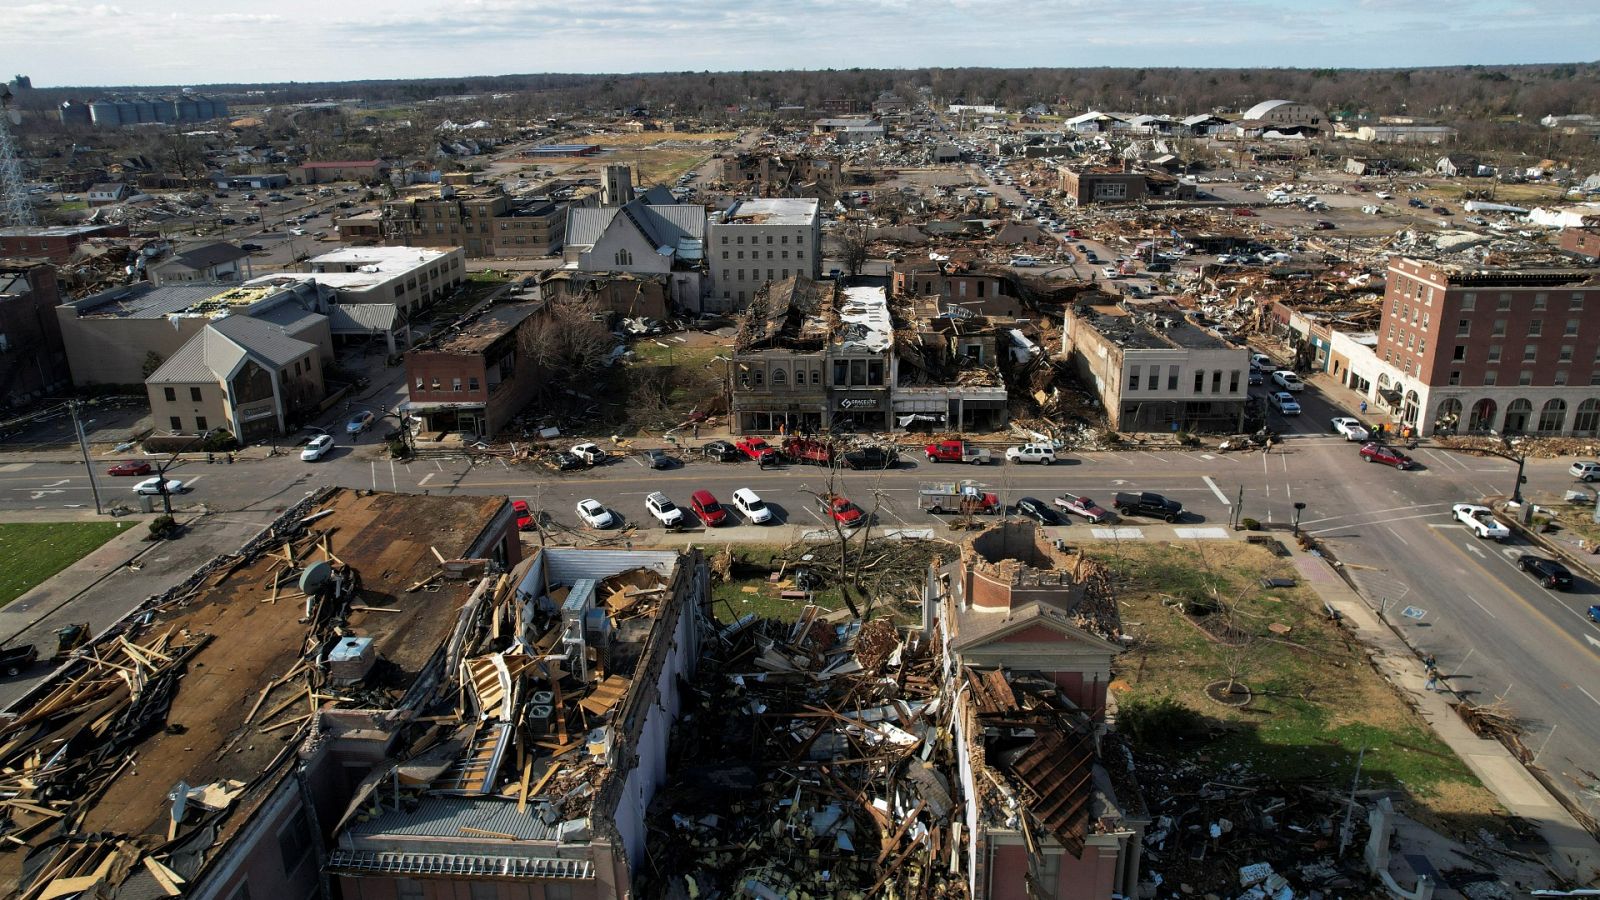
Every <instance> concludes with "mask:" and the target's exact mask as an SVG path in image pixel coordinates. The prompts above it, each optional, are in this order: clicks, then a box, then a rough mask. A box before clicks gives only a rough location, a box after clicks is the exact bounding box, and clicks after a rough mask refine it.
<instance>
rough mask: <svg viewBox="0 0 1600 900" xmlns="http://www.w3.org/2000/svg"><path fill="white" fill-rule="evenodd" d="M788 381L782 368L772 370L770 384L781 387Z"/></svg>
mask: <svg viewBox="0 0 1600 900" xmlns="http://www.w3.org/2000/svg"><path fill="white" fill-rule="evenodd" d="M788 383H789V376H788V374H787V373H785V372H784V371H783V370H782V369H773V370H772V386H773V387H782V386H784V385H787V384H788Z"/></svg>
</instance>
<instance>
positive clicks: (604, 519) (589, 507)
mask: <svg viewBox="0 0 1600 900" xmlns="http://www.w3.org/2000/svg"><path fill="white" fill-rule="evenodd" d="M577 509H578V518H580V519H582V520H583V524H585V525H587V526H589V527H590V528H610V527H612V526H614V525H616V524H617V517H616V516H614V515H612V514H611V510H609V509H606V507H605V504H603V503H601V502H600V501H599V500H579V501H578V506H577Z"/></svg>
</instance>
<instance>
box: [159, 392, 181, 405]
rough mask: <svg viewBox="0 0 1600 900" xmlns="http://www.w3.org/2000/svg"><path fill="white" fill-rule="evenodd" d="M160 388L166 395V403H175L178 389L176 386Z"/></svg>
mask: <svg viewBox="0 0 1600 900" xmlns="http://www.w3.org/2000/svg"><path fill="white" fill-rule="evenodd" d="M161 390H162V392H163V393H165V394H166V395H167V402H168V403H177V402H178V389H177V388H162V389H161Z"/></svg>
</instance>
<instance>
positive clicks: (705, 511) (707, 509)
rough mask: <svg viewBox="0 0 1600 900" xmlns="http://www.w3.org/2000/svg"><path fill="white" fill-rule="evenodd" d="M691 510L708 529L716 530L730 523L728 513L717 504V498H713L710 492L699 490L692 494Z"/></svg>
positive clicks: (690, 496) (690, 498) (690, 500)
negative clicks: (719, 526)
mask: <svg viewBox="0 0 1600 900" xmlns="http://www.w3.org/2000/svg"><path fill="white" fill-rule="evenodd" d="M689 508H690V509H691V510H693V511H694V514H695V517H696V518H698V519H699V520H700V521H702V522H704V523H705V525H706V527H707V528H716V527H717V526H718V525H723V524H725V523H726V522H727V521H728V511H727V510H726V509H724V508H723V506H722V504H721V503H718V502H717V498H716V497H714V496H712V494H711V492H710V491H707V490H699V491H695V492H694V493H693V494H690V495H689Z"/></svg>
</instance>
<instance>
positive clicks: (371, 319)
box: [328, 303, 400, 334]
mask: <svg viewBox="0 0 1600 900" xmlns="http://www.w3.org/2000/svg"><path fill="white" fill-rule="evenodd" d="M328 318H329V320H330V325H331V327H332V329H333V332H334V333H335V334H349V333H351V332H357V333H360V334H370V333H372V332H374V331H388V330H389V329H391V328H393V327H395V325H396V324H397V323H398V321H399V319H400V309H399V307H397V306H395V305H394V304H393V303H335V304H334V305H333V306H332V307H330V308H329V309H328Z"/></svg>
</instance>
